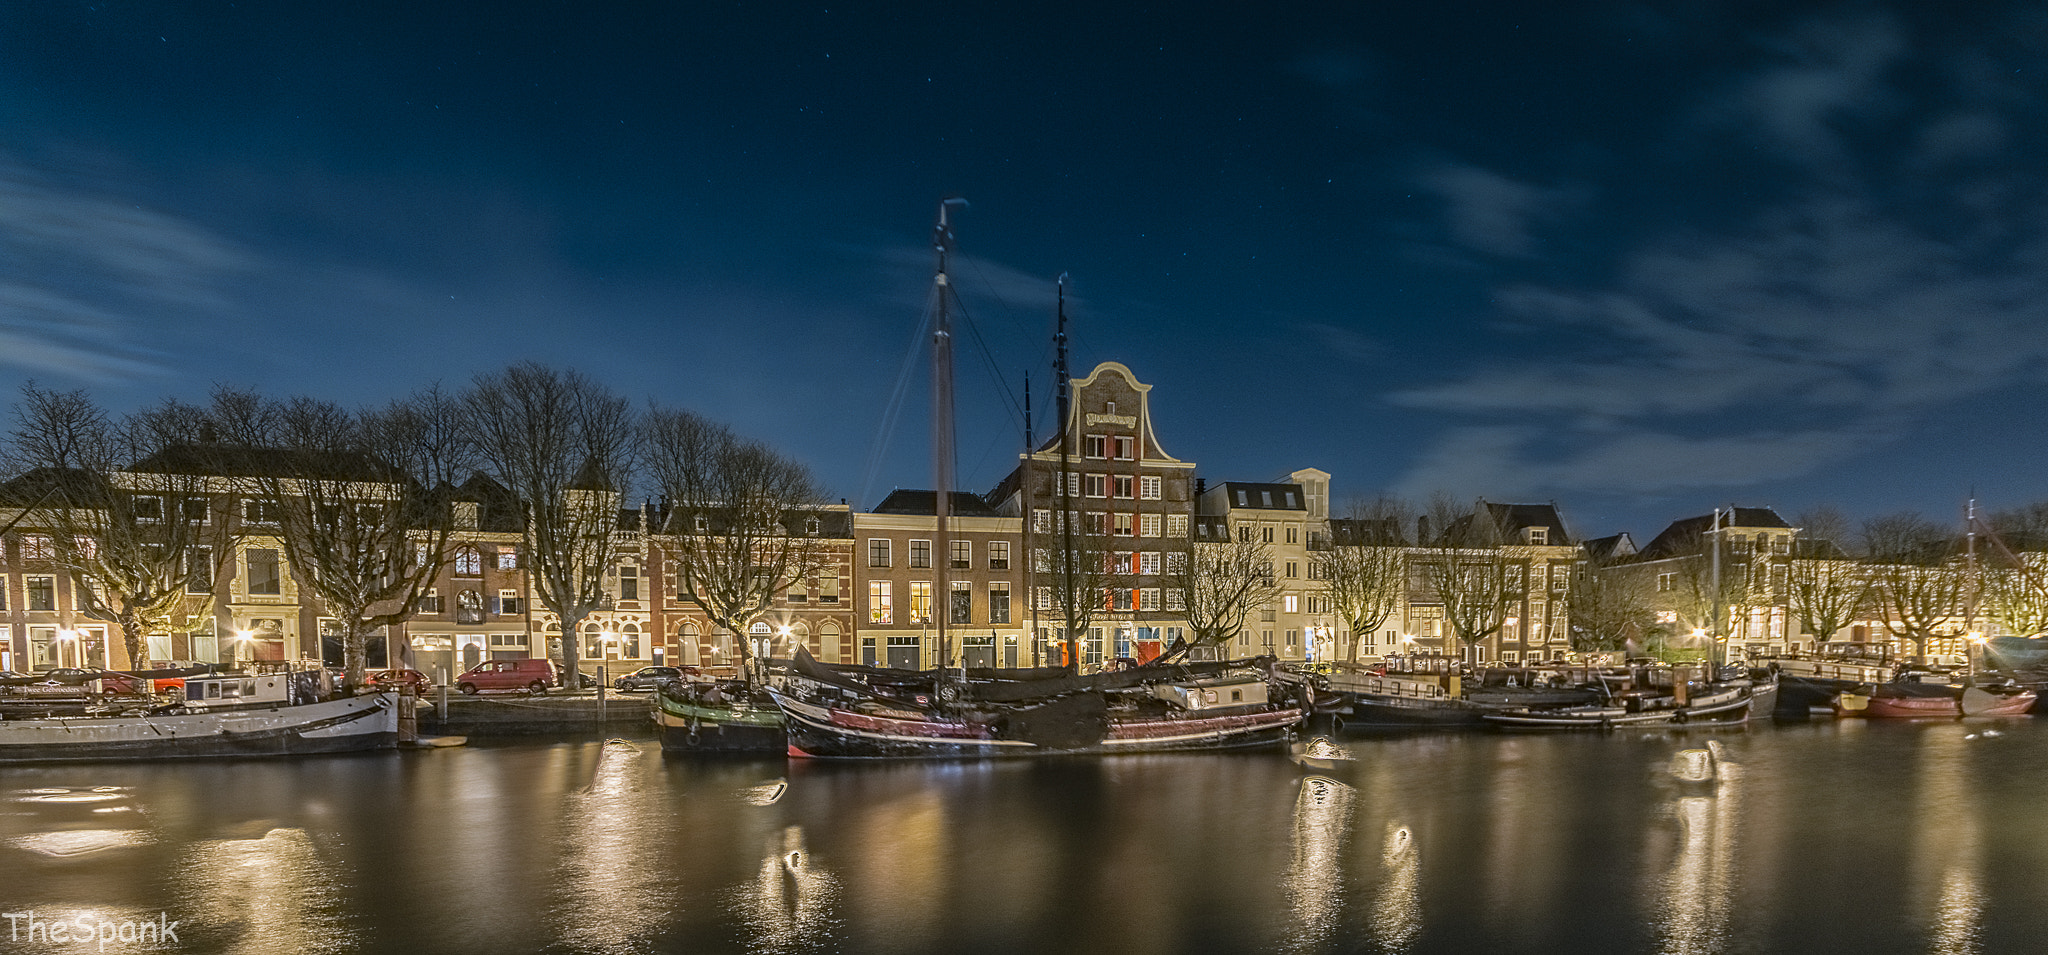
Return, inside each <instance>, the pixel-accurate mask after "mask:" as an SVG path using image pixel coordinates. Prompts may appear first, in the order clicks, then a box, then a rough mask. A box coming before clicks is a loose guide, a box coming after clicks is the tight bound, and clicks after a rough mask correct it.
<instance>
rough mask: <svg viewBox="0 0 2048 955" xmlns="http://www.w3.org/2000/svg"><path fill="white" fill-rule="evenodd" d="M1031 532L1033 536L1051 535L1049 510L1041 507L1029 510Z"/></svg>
mask: <svg viewBox="0 0 2048 955" xmlns="http://www.w3.org/2000/svg"><path fill="white" fill-rule="evenodd" d="M1031 532H1032V533H1033V534H1050V533H1052V511H1051V509H1049V508H1043V507H1036V508H1032V509H1031Z"/></svg>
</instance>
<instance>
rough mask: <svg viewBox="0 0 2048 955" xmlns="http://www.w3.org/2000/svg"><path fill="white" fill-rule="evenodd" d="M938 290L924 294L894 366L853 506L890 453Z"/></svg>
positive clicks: (866, 494) (861, 499) (860, 500)
mask: <svg viewBox="0 0 2048 955" xmlns="http://www.w3.org/2000/svg"><path fill="white" fill-rule="evenodd" d="M937 295H938V290H937V289H936V288H934V289H933V290H932V291H931V292H930V293H927V295H926V297H925V306H924V314H923V315H922V316H921V317H920V318H919V319H918V323H917V328H916V330H914V331H913V332H912V333H911V335H910V347H908V348H906V349H904V352H903V364H902V365H901V367H899V368H898V369H897V370H896V383H895V385H894V387H892V388H891V389H890V392H889V403H888V405H886V406H885V407H884V408H883V410H882V420H881V421H879V422H877V424H876V431H875V439H874V442H873V443H872V444H871V445H869V448H868V460H867V467H866V469H865V470H864V471H863V472H862V474H861V487H860V497H858V498H856V499H855V501H856V504H855V508H856V509H858V508H859V507H860V506H861V505H862V503H864V502H866V501H867V500H868V499H869V497H870V495H872V494H873V492H874V489H875V476H876V475H877V474H878V473H879V472H880V471H881V469H882V461H883V460H884V459H886V458H887V457H888V456H889V444H890V441H891V440H892V439H893V438H894V437H895V434H896V425H897V424H898V423H899V422H900V421H901V420H902V418H903V405H904V403H905V401H906V396H908V395H909V393H910V384H911V379H912V377H913V375H914V374H915V373H916V369H917V367H918V365H919V364H921V363H922V361H923V360H924V359H925V358H926V357H928V353H927V351H926V348H927V344H928V339H929V338H930V336H931V327H932V318H933V317H934V316H935V315H937V313H938V308H937V306H938V299H937Z"/></svg>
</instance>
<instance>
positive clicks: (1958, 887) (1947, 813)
mask: <svg viewBox="0 0 2048 955" xmlns="http://www.w3.org/2000/svg"><path fill="white" fill-rule="evenodd" d="M1922 735H1923V737H1924V739H1923V745H1924V746H1925V747H1926V760H1927V761H1926V765H1925V767H1924V768H1922V769H1921V770H1920V771H1919V772H1917V773H1915V774H1914V775H1915V777H1917V778H1918V779H1919V780H1920V783H1921V785H1920V791H1919V798H1918V799H1917V800H1916V802H1917V803H1918V805H1917V806H1916V807H1915V808H1916V812H1915V818H1917V819H1918V820H1920V825H1919V826H1917V827H1916V829H1917V831H1918V836H1917V841H1918V843H1919V845H1917V846H1915V847H1914V851H1913V857H1914V858H1915V859H1917V860H1919V864H1918V865H1917V866H1916V867H1915V868H1916V870H1917V871H1916V872H1915V880H1914V881H1915V882H1917V883H1918V889H1919V893H1920V896H1921V897H1922V898H1930V899H1933V900H1934V908H1933V910H1932V911H1931V912H1929V913H1928V922H1929V926H1928V928H1929V932H1928V934H1929V939H1928V951H1929V952H1931V953H1933V955H1977V953H1978V952H1980V951H1982V949H1983V943H1982V933H1983V921H1984V887H1983V880H1984V873H1983V864H1984V859H1983V857H1984V849H1983V830H1982V827H1981V826H1980V825H1979V823H1978V813H1977V806H1976V789H1975V787H1974V786H1973V785H1971V781H1970V778H1969V777H1970V775H1971V773H1972V769H1971V767H1970V765H1969V752H1968V747H1969V746H1970V745H1971V744H1970V743H1969V742H1968V741H1967V740H1966V738H1962V734H1961V733H1958V732H1956V731H1955V729H1954V728H1951V727H1947V726H1943V727H1930V728H1929V730H1928V731H1927V732H1926V733H1924V734H1922Z"/></svg>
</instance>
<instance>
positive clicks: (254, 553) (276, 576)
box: [242, 547, 284, 597]
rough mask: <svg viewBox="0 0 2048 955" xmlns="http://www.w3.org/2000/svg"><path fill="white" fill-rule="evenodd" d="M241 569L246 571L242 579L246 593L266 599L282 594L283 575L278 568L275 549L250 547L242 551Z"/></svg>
mask: <svg viewBox="0 0 2048 955" xmlns="http://www.w3.org/2000/svg"><path fill="white" fill-rule="evenodd" d="M242 567H243V569H245V570H247V571H248V576H247V577H246V578H244V582H245V583H246V584H247V585H248V593H250V594H252V595H261V596H266V597H275V596H278V595H279V594H282V593H284V575H283V574H282V573H281V572H280V569H279V567H278V557H277V550H276V549H275V548H271V547H251V548H248V549H246V550H244V551H242Z"/></svg>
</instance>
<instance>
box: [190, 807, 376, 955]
mask: <svg viewBox="0 0 2048 955" xmlns="http://www.w3.org/2000/svg"><path fill="white" fill-rule="evenodd" d="M186 859H187V861H186V864H185V865H184V866H183V867H182V869H181V871H180V873H179V882H180V885H181V887H182V888H183V889H184V895H185V897H184V898H183V899H182V900H181V901H180V902H179V903H178V905H176V906H175V907H174V908H173V911H175V912H176V913H178V915H179V916H180V917H183V918H184V919H186V920H187V922H188V923H189V924H190V926H191V928H190V929H189V930H188V931H189V932H190V935H189V936H188V937H189V938H194V939H200V938H203V939H205V940H206V941H207V942H208V943H215V942H218V943H220V945H219V948H218V949H216V950H218V951H223V952H252V953H255V952H263V953H268V952H338V951H342V950H344V949H347V948H350V947H352V943H353V939H352V938H351V937H350V935H349V933H348V932H346V931H344V930H343V929H344V927H345V917H344V911H345V910H344V903H345V897H344V895H343V894H342V891H341V887H343V886H345V885H347V884H348V883H349V881H350V880H348V879H345V878H343V877H342V875H343V873H342V872H341V871H340V869H341V867H340V866H339V865H336V864H334V863H333V862H331V861H330V860H329V859H327V858H326V857H325V855H324V853H322V852H321V851H320V849H319V848H318V847H317V846H316V845H315V844H314V842H313V839H312V838H311V837H310V836H308V835H307V833H306V831H305V830H303V829H272V830H270V831H269V832H267V833H265V834H264V835H263V837H262V838H260V839H219V840H212V841H206V842H199V843H197V844H195V845H193V846H191V847H190V852H189V853H188V854H187V855H186ZM209 947H212V945H211V944H209Z"/></svg>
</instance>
